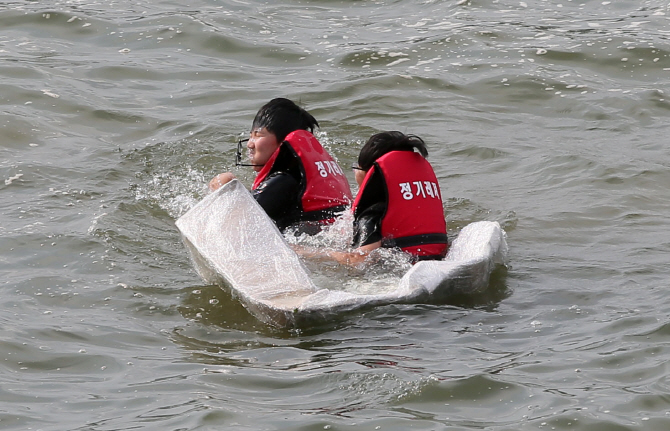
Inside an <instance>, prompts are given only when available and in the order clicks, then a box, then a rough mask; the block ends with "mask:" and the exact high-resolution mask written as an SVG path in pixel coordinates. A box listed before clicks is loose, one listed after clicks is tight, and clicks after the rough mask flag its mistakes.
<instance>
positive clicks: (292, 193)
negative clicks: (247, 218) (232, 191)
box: [252, 172, 300, 222]
mask: <svg viewBox="0 0 670 431" xmlns="http://www.w3.org/2000/svg"><path fill="white" fill-rule="evenodd" d="M299 187H300V184H299V183H298V181H296V179H295V178H294V177H293V176H291V175H289V174H286V173H283V172H277V173H275V174H272V175H271V176H269V177H268V178H267V179H265V181H263V182H262V183H261V184H260V185H259V186H258V188H256V190H254V191H253V192H252V196H253V197H254V199H256V202H258V204H259V205H260V206H261V207H262V208H263V209H264V210H265V212H266V213H267V215H269V216H270V218H271V219H272V220H274V221H275V222H276V221H278V220H280V219H281V218H282V217H285V216H286V215H287V214H289V213H290V212H292V211H294V210H295V208H296V206H297V204H298V202H297V201H296V200H297V198H298V196H299Z"/></svg>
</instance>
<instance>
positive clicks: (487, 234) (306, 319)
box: [176, 180, 507, 327]
mask: <svg viewBox="0 0 670 431" xmlns="http://www.w3.org/2000/svg"><path fill="white" fill-rule="evenodd" d="M176 225H177V228H178V229H179V230H180V232H181V233H182V238H183V241H184V244H186V246H187V248H188V250H189V252H190V255H191V259H192V261H193V264H194V266H195V268H196V270H197V272H198V274H199V275H200V276H201V277H202V278H203V279H204V280H205V282H207V283H210V284H219V285H222V286H224V287H225V286H228V287H229V288H230V289H232V293H233V294H234V295H235V296H237V297H238V298H239V300H240V301H241V302H242V303H243V304H244V305H245V307H246V308H247V309H248V310H249V311H250V312H251V313H252V314H253V315H255V316H256V317H257V318H258V319H260V320H262V321H264V322H266V323H268V324H271V325H274V326H280V327H293V326H303V325H308V324H310V323H314V321H318V320H324V319H327V318H328V317H331V316H333V315H334V314H338V313H343V312H347V311H351V310H356V309H358V308H362V307H369V306H374V305H382V304H391V303H431V302H439V301H443V300H444V299H445V298H448V297H449V296H452V295H454V294H468V293H475V292H478V291H481V290H483V289H486V288H487V286H488V283H489V277H490V274H491V272H492V271H493V269H494V268H495V266H496V265H498V264H504V263H505V261H506V257H507V242H506V234H505V232H504V231H503V230H502V228H501V227H500V225H499V224H498V223H497V222H491V221H480V222H475V223H471V224H469V225H467V226H465V227H464V228H463V229H462V230H461V232H460V233H459V235H458V237H457V238H456V239H455V240H454V241H453V243H452V244H451V247H450V249H449V253H448V254H447V256H446V257H445V259H444V260H441V261H422V262H418V263H417V264H415V265H413V266H412V268H411V269H410V270H409V271H408V272H407V273H406V274H405V275H404V276H403V277H402V278H401V279H400V281H399V282H398V284H397V286H396V287H395V289H389V290H386V291H385V292H384V293H379V294H357V293H352V292H345V291H339V290H333V289H323V288H319V287H318V286H316V285H315V284H314V282H313V281H312V279H311V278H310V276H309V273H308V271H307V269H306V268H305V266H304V264H303V263H302V261H301V260H300V258H299V257H298V255H297V254H296V253H295V252H294V251H293V250H292V249H291V248H290V247H289V245H288V243H287V242H286V240H285V239H284V237H283V236H282V234H281V233H280V232H279V230H278V229H277V228H276V226H275V225H274V223H273V222H272V220H271V219H270V218H269V217H268V216H267V214H266V213H265V211H263V209H262V208H261V207H260V206H259V205H258V203H256V201H255V200H254V199H253V197H252V196H251V194H250V193H249V192H248V191H247V190H246V189H245V187H244V186H243V185H242V184H241V183H240V182H239V181H238V180H233V181H231V182H230V183H228V184H226V185H225V186H223V187H221V188H220V189H218V190H216V191H215V192H213V193H211V194H209V195H208V196H206V197H205V198H204V199H203V200H202V201H200V202H199V203H198V204H197V205H195V206H194V207H193V208H191V209H190V210H189V211H188V212H187V213H186V214H184V215H183V216H182V217H180V218H179V219H178V220H177V221H176Z"/></svg>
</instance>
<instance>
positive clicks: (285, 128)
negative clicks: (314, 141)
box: [251, 97, 319, 142]
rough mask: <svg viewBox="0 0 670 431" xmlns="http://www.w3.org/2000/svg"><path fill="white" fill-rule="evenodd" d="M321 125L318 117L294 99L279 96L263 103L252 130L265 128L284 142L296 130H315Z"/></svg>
mask: <svg viewBox="0 0 670 431" xmlns="http://www.w3.org/2000/svg"><path fill="white" fill-rule="evenodd" d="M315 127H319V123H318V122H317V121H316V119H315V118H314V117H313V116H312V115H311V114H310V113H309V112H307V111H305V110H304V109H303V108H301V107H300V106H298V105H296V104H295V103H294V102H293V101H292V100H289V99H285V98H283V97H278V98H276V99H272V100H270V101H269V102H268V103H266V104H265V105H263V107H261V109H260V110H259V111H258V113H257V114H256V117H255V118H254V122H253V123H252V125H251V130H252V131H253V130H256V129H259V128H265V129H267V130H268V131H269V132H270V133H272V134H274V135H275V136H276V137H277V141H279V142H283V141H284V139H285V138H286V135H288V134H289V133H291V132H293V131H295V130H308V131H310V132H314V128H315Z"/></svg>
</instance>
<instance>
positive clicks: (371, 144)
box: [358, 131, 428, 171]
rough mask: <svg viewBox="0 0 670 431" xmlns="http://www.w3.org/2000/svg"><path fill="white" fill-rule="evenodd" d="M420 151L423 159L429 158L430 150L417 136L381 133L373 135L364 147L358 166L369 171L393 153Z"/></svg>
mask: <svg viewBox="0 0 670 431" xmlns="http://www.w3.org/2000/svg"><path fill="white" fill-rule="evenodd" d="M415 148H416V149H417V150H419V153H421V155H422V156H423V157H428V148H426V143H425V142H424V141H423V139H421V138H419V137H418V136H416V135H405V134H404V133H402V132H396V131H392V132H381V133H377V134H375V135H372V136H371V137H370V139H368V141H367V142H366V143H365V145H363V148H361V152H360V153H359V154H358V166H359V167H360V168H361V169H363V170H365V171H367V170H369V169H370V168H371V167H372V164H373V163H374V162H375V161H376V160H377V159H378V158H380V157H381V156H383V155H384V154H386V153H390V152H391V151H414V149H415Z"/></svg>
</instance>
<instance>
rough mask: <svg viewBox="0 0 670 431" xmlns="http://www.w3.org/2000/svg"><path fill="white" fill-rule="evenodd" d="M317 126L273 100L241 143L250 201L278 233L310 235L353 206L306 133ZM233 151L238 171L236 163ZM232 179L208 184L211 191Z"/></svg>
mask: <svg viewBox="0 0 670 431" xmlns="http://www.w3.org/2000/svg"><path fill="white" fill-rule="evenodd" d="M318 126H319V123H318V122H317V121H316V119H315V118H314V117H313V116H312V115H311V114H309V113H308V112H307V111H305V110H304V109H302V108H301V107H299V106H298V105H296V104H295V103H294V102H292V101H291V100H289V99H284V98H276V99H272V100H271V101H270V102H268V103H266V104H265V105H264V106H263V107H262V108H261V109H260V110H259V111H258V113H257V114H256V117H255V118H254V121H253V124H252V126H251V133H250V135H249V139H248V140H247V149H248V152H249V153H248V154H249V159H250V164H245V165H243V166H251V167H252V169H253V170H254V171H256V172H257V173H258V176H257V177H256V180H255V181H254V184H253V187H252V195H253V197H254V198H255V199H256V201H257V202H258V203H259V204H260V206H261V207H262V208H263V209H264V210H265V212H266V213H267V214H268V216H270V218H271V219H272V220H273V221H274V222H275V224H276V225H277V227H278V228H279V230H280V231H282V232H283V231H285V230H286V229H287V228H289V227H295V228H297V229H298V230H299V231H301V232H306V233H310V234H313V233H316V232H318V231H319V230H320V228H321V227H322V226H323V225H325V224H328V223H331V222H332V221H333V220H334V219H335V217H336V216H337V215H339V214H340V213H342V212H343V211H344V210H345V209H346V207H347V206H348V205H350V204H351V201H352V200H353V198H352V195H351V188H350V187H349V182H348V181H347V178H346V177H345V175H344V172H343V171H342V169H341V168H340V166H339V165H338V164H337V162H336V161H335V159H333V157H332V156H331V155H330V154H328V152H327V151H326V150H325V149H324V148H323V147H322V146H321V144H320V143H319V141H318V140H317V139H316V137H314V135H313V134H312V132H313V131H314V128H315V127H318ZM241 144H242V141H241V142H240V147H238V162H237V164H238V165H242V164H241V163H240V162H239V159H240V158H241V154H239V152H241ZM233 178H235V177H234V176H233V174H232V173H230V172H225V173H222V174H219V175H217V176H216V177H214V178H213V179H212V180H211V181H210V182H209V188H210V190H212V191H213V190H216V189H218V188H219V187H221V186H223V185H224V184H226V183H228V182H229V181H231V180H232V179H233Z"/></svg>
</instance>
